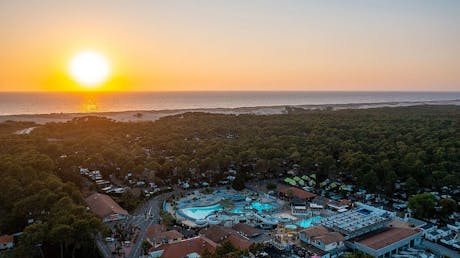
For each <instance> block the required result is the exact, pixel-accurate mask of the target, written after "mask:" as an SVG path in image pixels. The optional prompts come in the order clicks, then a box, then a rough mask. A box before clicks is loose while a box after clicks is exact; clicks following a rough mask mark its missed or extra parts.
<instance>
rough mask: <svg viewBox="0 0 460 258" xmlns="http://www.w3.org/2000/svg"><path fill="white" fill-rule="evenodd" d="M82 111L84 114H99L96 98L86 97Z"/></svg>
mask: <svg viewBox="0 0 460 258" xmlns="http://www.w3.org/2000/svg"><path fill="white" fill-rule="evenodd" d="M81 110H82V111H83V112H84V113H92V112H97V111H98V106H97V104H96V101H95V98H94V97H93V96H85V98H84V99H83V104H82V106H81Z"/></svg>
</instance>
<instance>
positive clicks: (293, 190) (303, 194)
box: [279, 187, 317, 199]
mask: <svg viewBox="0 0 460 258" xmlns="http://www.w3.org/2000/svg"><path fill="white" fill-rule="evenodd" d="M289 191H290V192H291V193H292V195H293V196H295V197H298V198H301V199H310V198H313V197H316V196H317V195H316V194H314V193H310V192H307V191H304V190H302V189H299V188H296V187H289V188H285V189H281V190H279V192H280V193H282V194H284V195H287V194H288V193H289Z"/></svg>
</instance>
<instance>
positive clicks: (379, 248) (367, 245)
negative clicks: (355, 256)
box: [346, 227, 423, 258]
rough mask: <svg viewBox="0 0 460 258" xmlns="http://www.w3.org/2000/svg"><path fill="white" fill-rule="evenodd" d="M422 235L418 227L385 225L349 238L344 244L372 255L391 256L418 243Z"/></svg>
mask: <svg viewBox="0 0 460 258" xmlns="http://www.w3.org/2000/svg"><path fill="white" fill-rule="evenodd" d="M422 235H423V232H422V230H420V229H415V230H414V229H411V228H397V227H386V228H382V229H380V230H376V231H374V232H370V233H367V234H364V235H362V236H359V237H357V238H354V239H350V240H349V241H347V242H346V245H347V246H348V247H350V248H351V249H353V250H359V251H362V252H364V253H366V254H369V255H372V256H373V257H382V258H383V257H393V256H395V255H396V254H399V253H400V252H401V251H402V250H403V249H407V248H412V247H414V246H416V245H419V244H420V242H421V239H422Z"/></svg>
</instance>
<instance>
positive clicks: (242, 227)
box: [233, 223, 262, 237]
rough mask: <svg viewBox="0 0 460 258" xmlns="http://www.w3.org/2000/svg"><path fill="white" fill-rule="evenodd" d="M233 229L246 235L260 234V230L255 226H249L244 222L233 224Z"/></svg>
mask: <svg viewBox="0 0 460 258" xmlns="http://www.w3.org/2000/svg"><path fill="white" fill-rule="evenodd" d="M233 229H234V230H236V231H239V232H241V233H243V234H245V235H246V236H248V237H253V236H257V235H260V234H261V233H262V232H261V231H260V230H258V229H257V228H254V227H251V226H249V225H248V224H246V223H238V224H236V225H234V226H233Z"/></svg>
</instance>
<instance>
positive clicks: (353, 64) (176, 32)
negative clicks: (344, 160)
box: [0, 0, 460, 91]
mask: <svg viewBox="0 0 460 258" xmlns="http://www.w3.org/2000/svg"><path fill="white" fill-rule="evenodd" d="M458 13H460V2H459V1H449V0H442V1H436V2H434V1H379V2H377V1H372V2H370V1H360V0H351V1H347V2H346V3H343V2H341V1H328V2H323V1H250V2H248V1H219V2H216V1H193V2H192V1H163V2H160V1H136V2H135V3H133V2H127V1H97V2H92V1H89V0H85V1H78V2H72V3H64V2H62V1H52V0H42V1H36V0H32V1H23V0H18V1H2V2H0V37H1V38H2V40H1V41H0V91H81V90H86V89H83V88H82V87H81V85H79V84H78V83H77V82H75V80H73V79H72V78H71V77H70V75H69V72H68V63H69V62H70V60H71V59H72V57H73V56H74V55H75V54H76V53H78V52H80V51H84V50H95V51H97V52H99V53H102V54H103V55H104V56H105V57H107V59H108V60H109V61H108V62H109V64H110V68H111V74H110V76H109V77H108V80H107V81H106V82H105V83H103V84H102V85H101V86H100V87H99V88H97V90H101V91H114V90H117V91H208V90H209V91H225V90H236V91H240V90H253V91H281V90H292V91H310V90H311V91H333V90H338V91H459V90H460V71H459V67H460V26H459V24H460V16H459V15H458Z"/></svg>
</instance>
